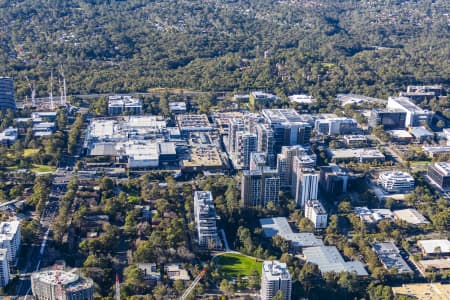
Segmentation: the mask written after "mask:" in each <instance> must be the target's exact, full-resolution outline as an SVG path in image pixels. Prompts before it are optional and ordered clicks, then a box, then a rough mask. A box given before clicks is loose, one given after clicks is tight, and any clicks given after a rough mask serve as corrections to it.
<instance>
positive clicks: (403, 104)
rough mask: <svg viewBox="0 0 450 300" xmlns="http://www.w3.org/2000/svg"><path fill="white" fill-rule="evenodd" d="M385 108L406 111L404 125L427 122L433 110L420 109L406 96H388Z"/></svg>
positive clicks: (413, 125) (411, 125)
mask: <svg viewBox="0 0 450 300" xmlns="http://www.w3.org/2000/svg"><path fill="white" fill-rule="evenodd" d="M387 108H388V109H396V110H401V111H404V112H406V119H405V126H407V127H415V126H420V125H422V124H428V123H429V121H430V120H431V117H432V116H433V112H431V111H427V110H423V109H421V108H420V107H418V106H417V105H415V104H414V103H412V102H411V101H410V99H409V98H406V97H389V98H388V104H387Z"/></svg>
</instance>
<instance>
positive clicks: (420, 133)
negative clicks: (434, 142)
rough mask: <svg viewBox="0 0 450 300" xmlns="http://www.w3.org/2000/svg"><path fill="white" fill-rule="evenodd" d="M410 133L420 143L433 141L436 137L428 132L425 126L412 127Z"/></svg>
mask: <svg viewBox="0 0 450 300" xmlns="http://www.w3.org/2000/svg"><path fill="white" fill-rule="evenodd" d="M409 132H410V133H411V135H412V136H413V137H414V138H415V139H416V140H417V141H418V142H419V143H423V142H425V141H426V140H431V139H432V138H433V137H434V133H432V132H431V131H429V130H427V129H426V128H425V127H424V126H417V127H410V128H409Z"/></svg>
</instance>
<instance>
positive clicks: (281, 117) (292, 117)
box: [262, 109, 305, 123]
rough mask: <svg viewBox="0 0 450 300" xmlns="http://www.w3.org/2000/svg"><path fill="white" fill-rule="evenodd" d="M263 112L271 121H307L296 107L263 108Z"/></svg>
mask: <svg viewBox="0 0 450 300" xmlns="http://www.w3.org/2000/svg"><path fill="white" fill-rule="evenodd" d="M262 114H263V115H264V117H265V118H266V119H267V120H268V121H269V122H270V123H305V122H303V119H302V118H301V117H300V115H299V114H298V112H297V111H296V110H295V109H263V110H262Z"/></svg>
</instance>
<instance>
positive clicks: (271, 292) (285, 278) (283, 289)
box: [261, 261, 292, 300]
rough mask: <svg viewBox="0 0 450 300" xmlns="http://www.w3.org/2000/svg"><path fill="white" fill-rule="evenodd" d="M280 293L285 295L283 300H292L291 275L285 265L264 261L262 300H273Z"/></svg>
mask: <svg viewBox="0 0 450 300" xmlns="http://www.w3.org/2000/svg"><path fill="white" fill-rule="evenodd" d="M279 293H281V294H282V295H283V298H282V299H283V300H291V295H292V279H291V274H290V273H289V270H288V268H287V266H286V264H285V263H280V262H279V261H264V262H263V266H262V276H261V300H271V299H273V298H274V297H275V296H276V295H277V294H279Z"/></svg>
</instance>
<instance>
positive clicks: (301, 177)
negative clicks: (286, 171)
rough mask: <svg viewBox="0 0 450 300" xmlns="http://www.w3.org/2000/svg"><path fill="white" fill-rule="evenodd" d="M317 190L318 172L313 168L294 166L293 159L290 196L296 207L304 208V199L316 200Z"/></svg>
mask: <svg viewBox="0 0 450 300" xmlns="http://www.w3.org/2000/svg"><path fill="white" fill-rule="evenodd" d="M318 190H319V174H318V172H316V171H314V169H309V168H301V167H299V166H298V164H297V166H296V162H295V160H294V172H293V176H292V189H291V191H292V196H293V197H294V198H295V203H296V204H297V207H299V208H304V207H305V203H306V201H309V200H317V194H318Z"/></svg>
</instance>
